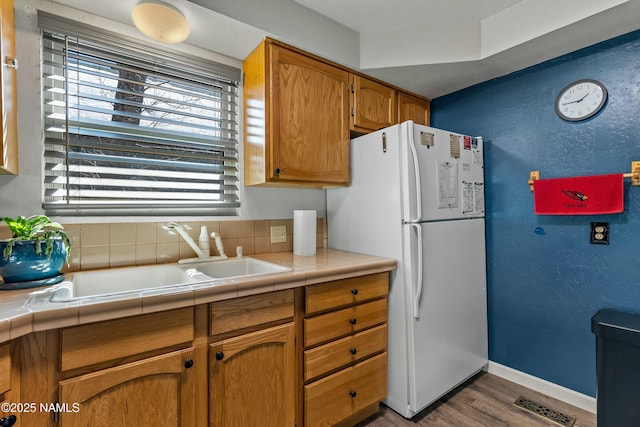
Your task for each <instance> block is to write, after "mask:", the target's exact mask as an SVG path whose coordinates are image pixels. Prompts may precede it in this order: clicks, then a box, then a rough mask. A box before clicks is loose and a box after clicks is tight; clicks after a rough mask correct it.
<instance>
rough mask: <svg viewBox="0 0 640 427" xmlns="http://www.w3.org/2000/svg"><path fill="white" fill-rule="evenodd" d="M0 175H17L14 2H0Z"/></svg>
mask: <svg viewBox="0 0 640 427" xmlns="http://www.w3.org/2000/svg"><path fill="white" fill-rule="evenodd" d="M0 1H2V3H1V4H0V7H1V9H0V13H1V14H2V15H1V16H0V61H1V63H0V85H1V86H0V102H1V110H2V127H1V128H0V136H1V137H2V138H1V139H0V174H13V175H17V174H18V115H17V114H18V113H17V106H18V101H17V76H16V67H14V66H12V65H11V62H12V60H15V56H16V37H15V27H14V13H13V0H0Z"/></svg>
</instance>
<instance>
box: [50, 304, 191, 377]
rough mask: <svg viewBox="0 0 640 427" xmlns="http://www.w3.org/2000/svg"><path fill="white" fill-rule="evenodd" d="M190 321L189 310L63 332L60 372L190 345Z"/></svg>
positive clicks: (76, 327) (128, 318)
mask: <svg viewBox="0 0 640 427" xmlns="http://www.w3.org/2000/svg"><path fill="white" fill-rule="evenodd" d="M193 320H194V319H193V307H188V308H180V309H178V310H171V311H165V312H161V313H152V314H143V315H142V316H135V317H127V318H122V319H115V320H107V321H105V322H99V323H92V324H88V325H81V326H74V327H71V328H66V329H63V330H62V333H61V335H62V337H61V349H62V355H61V362H62V370H63V371H67V370H70V369H76V368H80V367H83V366H89V365H94V364H96V363H101V362H106V361H109V360H115V359H120V358H124V357H127V356H133V355H135V354H141V353H144V352H147V351H152V350H158V349H162V348H166V347H170V346H175V345H178V344H182V343H186V342H189V341H193V338H194V332H193Z"/></svg>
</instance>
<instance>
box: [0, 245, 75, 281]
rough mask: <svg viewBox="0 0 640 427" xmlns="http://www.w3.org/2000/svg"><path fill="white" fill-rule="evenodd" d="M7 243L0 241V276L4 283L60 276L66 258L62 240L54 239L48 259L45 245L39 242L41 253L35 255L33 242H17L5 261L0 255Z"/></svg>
mask: <svg viewBox="0 0 640 427" xmlns="http://www.w3.org/2000/svg"><path fill="white" fill-rule="evenodd" d="M6 246H7V241H6V240H4V241H0V276H2V277H3V279H4V281H5V282H6V283H13V282H29V281H34V280H42V279H47V278H50V277H54V276H57V275H58V274H60V269H61V268H62V267H63V266H64V262H65V259H66V256H67V250H66V248H65V245H64V242H63V241H62V239H55V240H54V242H53V252H52V253H51V256H50V257H47V255H46V254H45V248H46V245H45V243H44V242H40V248H41V249H42V251H41V253H39V254H38V253H36V246H35V242H33V241H28V240H27V241H17V242H16V243H15V245H14V247H13V253H12V254H11V256H10V257H9V258H7V259H4V256H3V255H2V253H3V251H4V248H5V247H6Z"/></svg>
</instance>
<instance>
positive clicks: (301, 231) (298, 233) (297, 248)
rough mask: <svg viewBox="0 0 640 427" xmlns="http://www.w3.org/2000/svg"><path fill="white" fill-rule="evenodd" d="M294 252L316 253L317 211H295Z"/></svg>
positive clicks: (301, 253) (302, 253) (308, 254)
mask: <svg viewBox="0 0 640 427" xmlns="http://www.w3.org/2000/svg"><path fill="white" fill-rule="evenodd" d="M293 254H294V255H302V256H311V255H315V254H316V211H303V210H295V211H293Z"/></svg>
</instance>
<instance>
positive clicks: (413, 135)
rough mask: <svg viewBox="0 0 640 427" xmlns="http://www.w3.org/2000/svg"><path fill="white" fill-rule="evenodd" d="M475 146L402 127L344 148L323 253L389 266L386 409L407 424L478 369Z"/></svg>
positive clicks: (480, 291)
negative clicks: (343, 182) (344, 169)
mask: <svg viewBox="0 0 640 427" xmlns="http://www.w3.org/2000/svg"><path fill="white" fill-rule="evenodd" d="M483 162H484V161H483V141H482V138H477V137H475V138H474V137H469V136H465V135H461V134H457V133H454V132H448V131H444V130H440V129H435V128H431V127H426V126H422V125H416V124H414V123H413V122H411V121H408V122H404V123H401V124H399V125H395V126H391V127H389V128H386V129H382V130H379V131H377V132H373V133H370V134H367V135H364V136H361V137H358V138H355V139H353V140H351V185H350V186H349V187H344V188H336V189H330V190H327V221H328V229H329V236H328V238H329V247H330V248H335V249H340V250H345V251H352V252H360V253H365V254H370V255H377V256H383V257H387V258H394V259H396V260H397V262H398V268H397V270H395V271H394V272H392V273H391V284H390V293H389V341H388V360H389V378H388V379H389V381H388V395H387V398H386V400H385V404H386V405H387V406H389V407H390V408H392V409H393V410H395V411H396V412H398V413H399V414H401V415H402V416H404V417H406V418H411V417H413V416H414V415H415V414H416V413H418V412H420V411H421V410H422V409H424V408H425V407H427V406H429V405H430V404H431V403H433V402H435V401H436V400H438V399H439V398H440V397H442V396H443V395H444V394H446V393H447V392H449V391H450V390H452V389H453V388H455V387H456V386H458V385H459V384H461V383H462V382H464V381H465V380H466V379H468V378H469V377H471V376H473V375H474V374H475V373H477V372H479V371H480V370H481V369H482V368H483V367H484V366H485V365H486V363H487V351H488V350H487V348H488V339H487V295H486V292H487V289H486V262H485V225H484V222H485V221H484V211H485V207H484V206H485V203H484V163H483Z"/></svg>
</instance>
